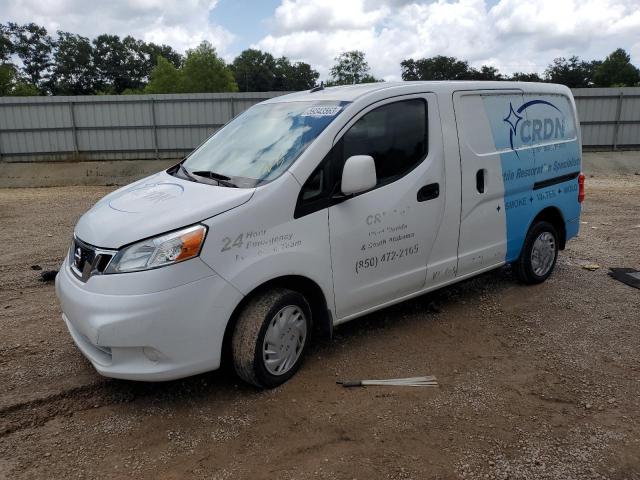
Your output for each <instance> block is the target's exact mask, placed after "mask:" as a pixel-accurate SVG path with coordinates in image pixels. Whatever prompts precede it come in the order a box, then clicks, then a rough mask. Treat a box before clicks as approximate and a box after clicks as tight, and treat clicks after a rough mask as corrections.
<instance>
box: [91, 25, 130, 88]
mask: <svg viewBox="0 0 640 480" xmlns="http://www.w3.org/2000/svg"><path fill="white" fill-rule="evenodd" d="M126 62H127V49H126V47H125V46H124V44H123V43H122V41H121V40H120V37H119V36H118V35H108V34H106V33H105V34H102V35H98V36H97V37H96V38H94V39H93V64H94V65H95V68H96V91H97V92H98V91H99V92H103V93H121V92H122V91H123V90H124V89H126V88H129V87H131V85H130V82H129V79H128V78H127V72H126V68H125V64H126Z"/></svg>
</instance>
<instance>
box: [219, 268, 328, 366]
mask: <svg viewBox="0 0 640 480" xmlns="http://www.w3.org/2000/svg"><path fill="white" fill-rule="evenodd" d="M277 287H280V288H288V289H290V290H294V291H296V292H298V293H300V294H302V295H303V296H304V297H305V298H306V299H307V301H308V302H309V307H311V317H312V319H313V328H314V330H315V331H316V332H317V333H319V334H320V335H321V336H325V337H329V338H330V337H331V335H332V333H333V318H332V316H331V312H330V311H329V309H328V307H327V301H326V299H325V297H324V293H322V289H321V288H320V286H319V285H318V284H317V283H316V282H314V281H313V280H311V279H309V278H307V277H303V276H302V275H286V276H283V277H278V278H274V279H271V280H269V281H267V282H265V283H263V284H262V285H259V286H258V287H256V288H254V289H253V290H252V291H251V292H249V293H248V294H247V295H245V296H244V298H243V299H242V301H240V303H239V304H238V305H237V306H236V308H235V309H234V311H233V314H232V315H231V318H230V319H229V322H228V323H227V327H226V329H225V331H224V340H223V345H222V347H223V358H224V359H228V358H230V356H229V355H230V353H231V336H232V335H233V330H234V328H235V325H236V321H237V319H238V315H239V314H240V312H241V311H242V309H243V308H244V306H245V305H246V303H247V302H248V301H249V299H251V298H252V297H253V296H254V295H256V294H258V293H261V292H264V291H265V290H269V289H272V288H277Z"/></svg>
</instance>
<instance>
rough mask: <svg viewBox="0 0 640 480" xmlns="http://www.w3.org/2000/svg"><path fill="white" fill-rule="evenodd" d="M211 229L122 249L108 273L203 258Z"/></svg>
mask: <svg viewBox="0 0 640 480" xmlns="http://www.w3.org/2000/svg"><path fill="white" fill-rule="evenodd" d="M206 234H207V227H205V226H204V225H194V226H193V227H189V228H185V229H183V230H178V231H176V232H171V233H167V234H164V235H160V236H158V237H154V238H149V239H147V240H143V241H142V242H138V243H134V244H133V245H129V246H128V247H125V248H123V249H122V250H120V251H119V252H118V253H117V254H116V255H115V256H114V257H113V260H111V262H110V263H109V266H108V267H107V269H106V271H105V273H124V272H139V271H141V270H149V269H152V268H158V267H164V266H165V265H171V264H173V263H178V262H182V261H184V260H188V259H190V258H194V257H197V256H198V255H200V249H201V248H202V244H203V243H204V238H205V236H206Z"/></svg>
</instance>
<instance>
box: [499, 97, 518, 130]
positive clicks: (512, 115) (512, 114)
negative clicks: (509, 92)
mask: <svg viewBox="0 0 640 480" xmlns="http://www.w3.org/2000/svg"><path fill="white" fill-rule="evenodd" d="M503 120H504V121H505V122H507V123H508V124H509V125H511V130H512V131H513V133H516V127H517V126H518V122H519V121H520V120H522V117H521V116H520V115H518V113H517V112H516V111H515V110H514V109H513V105H512V104H511V102H509V115H507V116H506V117H505V118H504V119H503Z"/></svg>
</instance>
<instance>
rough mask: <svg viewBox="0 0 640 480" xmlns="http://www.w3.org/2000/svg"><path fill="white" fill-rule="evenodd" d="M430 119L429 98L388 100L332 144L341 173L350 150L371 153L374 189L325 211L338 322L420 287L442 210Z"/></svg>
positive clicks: (433, 118)
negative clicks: (375, 183) (374, 172)
mask: <svg viewBox="0 0 640 480" xmlns="http://www.w3.org/2000/svg"><path fill="white" fill-rule="evenodd" d="M433 122H438V123H439V122H440V120H439V118H438V115H437V104H436V102H435V95H433V94H422V95H408V96H403V97H402V99H401V100H400V99H388V100H385V101H382V102H379V103H377V104H374V105H372V106H370V107H369V108H367V109H365V110H364V111H363V112H362V113H361V114H359V115H358V116H357V117H355V118H354V119H353V120H352V122H350V124H348V125H347V126H346V127H345V128H346V133H344V135H343V136H342V137H341V138H340V139H339V140H338V142H336V144H335V146H334V150H336V155H337V157H338V160H337V162H336V163H337V164H338V167H339V168H338V171H339V172H341V171H342V169H341V166H342V165H344V162H345V161H346V159H347V158H349V157H351V156H352V155H370V156H371V157H373V159H374V161H375V165H376V175H377V185H376V187H375V188H374V189H372V190H370V191H367V192H364V193H361V194H357V195H355V196H354V197H352V198H348V199H346V200H344V201H342V202H340V203H338V204H334V205H332V206H331V207H330V208H329V234H330V243H331V265H332V270H333V283H334V295H335V303H336V310H337V316H338V318H337V321H338V322H340V321H344V320H345V319H346V317H350V316H353V315H356V314H358V313H361V312H363V311H365V310H368V309H371V308H373V307H376V306H378V305H381V304H384V303H387V302H390V301H393V300H395V299H398V298H400V297H402V296H405V295H408V294H411V293H413V292H416V291H418V290H420V289H422V288H423V287H424V285H425V280H426V268H427V261H428V259H429V253H430V251H431V248H432V246H433V243H434V241H435V239H436V236H437V233H438V229H439V225H440V222H441V220H442V215H443V211H444V195H443V194H442V191H443V190H442V189H443V188H444V185H443V181H444V176H443V153H442V144H441V141H440V140H438V141H436V142H434V145H430V137H433V135H430V132H439V128H430V123H432V124H433ZM433 147H435V148H433ZM340 180H341V175H339V178H338V179H337V186H338V191H339V185H340Z"/></svg>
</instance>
